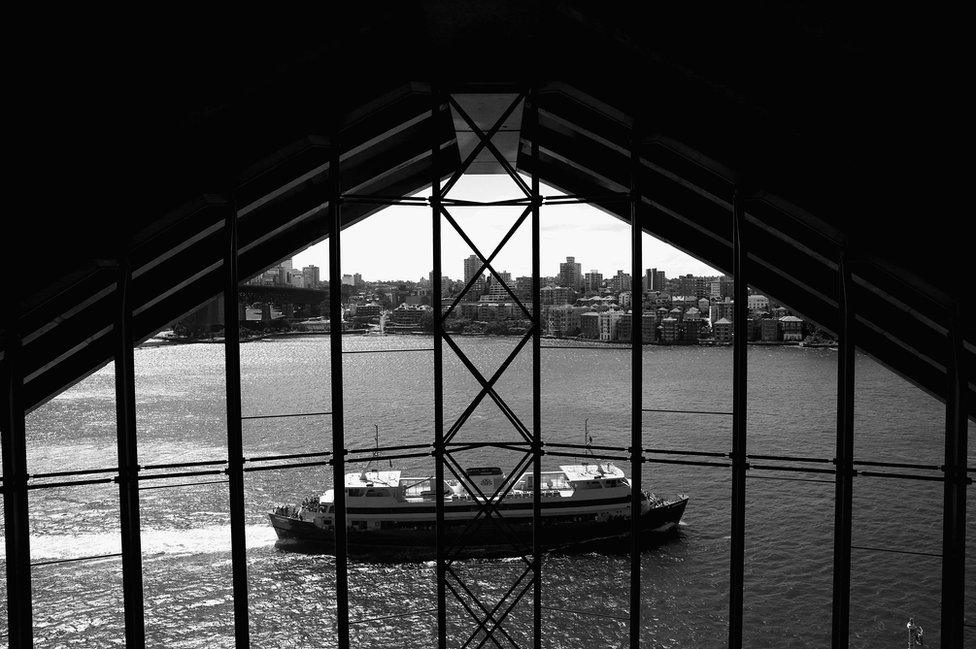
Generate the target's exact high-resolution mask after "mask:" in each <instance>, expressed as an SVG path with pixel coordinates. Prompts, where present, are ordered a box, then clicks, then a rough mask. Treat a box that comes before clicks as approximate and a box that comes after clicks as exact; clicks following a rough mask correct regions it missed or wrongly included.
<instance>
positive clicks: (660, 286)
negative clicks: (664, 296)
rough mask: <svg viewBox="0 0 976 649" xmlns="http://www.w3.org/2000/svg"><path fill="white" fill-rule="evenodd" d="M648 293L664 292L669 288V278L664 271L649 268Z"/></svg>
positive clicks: (647, 277)
mask: <svg viewBox="0 0 976 649" xmlns="http://www.w3.org/2000/svg"><path fill="white" fill-rule="evenodd" d="M646 280H647V290H648V291H663V290H665V289H666V288H667V287H668V278H667V276H666V275H665V274H664V271H663V270H658V269H657V268H648V269H647V274H646Z"/></svg>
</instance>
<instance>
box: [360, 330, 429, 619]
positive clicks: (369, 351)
mask: <svg viewBox="0 0 976 649" xmlns="http://www.w3.org/2000/svg"><path fill="white" fill-rule="evenodd" d="M432 351H434V348H433V347H417V348H416V349H350V350H343V352H342V353H343V354H401V353H403V352H432ZM350 624H352V623H351V622H350Z"/></svg>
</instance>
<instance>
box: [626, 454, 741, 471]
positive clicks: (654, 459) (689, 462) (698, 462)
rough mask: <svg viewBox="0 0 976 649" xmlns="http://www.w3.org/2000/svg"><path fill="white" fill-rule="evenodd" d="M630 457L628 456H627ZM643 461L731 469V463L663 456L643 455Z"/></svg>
mask: <svg viewBox="0 0 976 649" xmlns="http://www.w3.org/2000/svg"><path fill="white" fill-rule="evenodd" d="M627 459H630V458H627ZM643 461H644V462H647V463H648V464H681V465H686V466H717V467H722V468H723V469H731V468H732V465H731V464H726V463H724V462H705V461H704V460H669V459H665V458H663V457H645V458H644V459H643Z"/></svg>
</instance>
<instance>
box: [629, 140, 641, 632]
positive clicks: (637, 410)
mask: <svg viewBox="0 0 976 649" xmlns="http://www.w3.org/2000/svg"><path fill="white" fill-rule="evenodd" d="M640 172H641V162H640V142H639V140H638V138H637V130H636V127H634V129H633V132H632V138H631V145H630V322H631V324H630V399H631V401H630V476H631V477H630V523H631V527H630V646H631V648H632V649H636V648H637V647H639V646H640V625H641V619H640V602H641V593H640V585H641V579H640V576H641V557H640V517H641V498H642V496H643V491H642V489H641V470H642V469H643V459H644V457H643V446H644V441H643V437H644V436H643V407H644V406H643V389H644V372H643V369H644V367H643V357H642V354H643V345H642V336H641V307H642V304H641V300H642V299H643V298H642V295H641V293H642V291H641V290H640V280H639V279H638V278H640V277H641V265H642V262H643V259H642V256H643V250H642V248H641V243H642V242H641V236H642V234H643V229H642V228H641V224H640V204H641V193H640V182H639V181H640Z"/></svg>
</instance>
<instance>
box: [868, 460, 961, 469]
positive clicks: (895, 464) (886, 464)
mask: <svg viewBox="0 0 976 649" xmlns="http://www.w3.org/2000/svg"><path fill="white" fill-rule="evenodd" d="M852 464H854V465H855V466H880V467H884V468H886V469H922V470H924V471H942V470H943V467H942V466H941V465H935V464H911V463H907V462H869V461H867V460H854V462H852Z"/></svg>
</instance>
